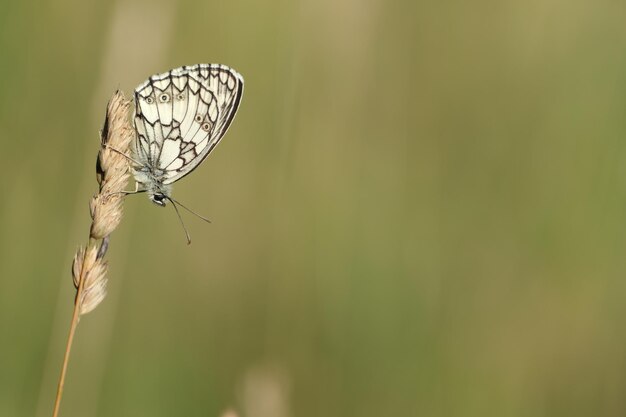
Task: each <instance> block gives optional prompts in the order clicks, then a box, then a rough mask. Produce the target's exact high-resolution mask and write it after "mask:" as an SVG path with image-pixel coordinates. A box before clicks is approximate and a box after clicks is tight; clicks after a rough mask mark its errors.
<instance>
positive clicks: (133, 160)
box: [104, 144, 142, 166]
mask: <svg viewBox="0 0 626 417" xmlns="http://www.w3.org/2000/svg"><path fill="white" fill-rule="evenodd" d="M104 147H105V148H107V149H110V150H112V151H113V152H116V153H118V154H120V155H122V156H123V157H124V158H126V159H128V160H129V161H130V162H132V163H133V164H135V165H137V166H141V165H142V163H141V162H139V161H137V160H135V159H133V158H131V157H130V156H128V155H126V154H125V153H124V152H122V151H120V150H117V149H115V148H114V147H112V146H110V145H107V144H105V145H104Z"/></svg>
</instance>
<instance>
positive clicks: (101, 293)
mask: <svg viewBox="0 0 626 417" xmlns="http://www.w3.org/2000/svg"><path fill="white" fill-rule="evenodd" d="M129 108H130V101H128V100H127V99H126V98H125V97H124V94H123V93H122V92H121V91H117V92H116V93H115V94H113V97H111V100H110V101H109V104H108V107H107V113H106V118H105V122H104V127H103V129H102V132H101V134H100V144H101V146H100V151H99V152H98V158H97V161H96V179H97V180H98V184H99V185H100V188H99V190H98V193H97V194H96V195H94V196H93V197H92V199H91V201H90V203H89V212H90V214H91V220H92V221H91V227H90V229H89V242H88V243H87V246H86V247H82V246H81V247H80V248H78V250H77V251H76V254H75V255H74V262H73V264H72V278H73V281H74V287H75V288H76V297H75V298H74V312H73V314H72V321H71V324H70V331H69V336H68V339H67V345H66V348H65V355H64V357H63V365H62V368H61V375H60V377H59V385H58V388H57V395H56V399H55V403H54V411H53V414H52V415H53V417H57V416H58V413H59V406H60V404H61V397H62V396H63V386H64V383H65V376H66V373H67V364H68V361H69V356H70V351H71V347H72V341H73V340H74V334H75V332H76V327H77V325H78V321H79V318H80V316H81V315H83V314H87V313H89V312H90V311H93V309H95V308H96V307H97V306H98V305H99V304H100V303H101V302H102V300H104V298H105V296H106V284H107V279H106V272H107V262H106V261H105V260H104V256H105V255H106V252H107V249H108V247H109V235H110V234H111V233H112V232H113V230H115V228H116V227H117V226H118V225H119V223H120V221H121V220H122V203H123V199H124V195H125V194H124V188H125V187H126V183H127V182H128V178H129V175H130V171H129V163H128V161H129V160H128V158H127V157H126V156H125V155H127V154H128V150H129V147H130V142H131V141H132V139H133V135H134V130H133V128H132V126H131V125H130V120H129Z"/></svg>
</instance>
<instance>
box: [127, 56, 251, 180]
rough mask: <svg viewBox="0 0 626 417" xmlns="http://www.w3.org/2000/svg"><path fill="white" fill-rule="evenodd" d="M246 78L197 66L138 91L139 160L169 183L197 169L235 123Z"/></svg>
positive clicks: (155, 78)
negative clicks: (160, 173)
mask: <svg viewBox="0 0 626 417" xmlns="http://www.w3.org/2000/svg"><path fill="white" fill-rule="evenodd" d="M242 93H243V78H242V77H241V75H239V74H238V73H237V72H236V71H234V70H232V69H231V68H228V67H226V66H224V65H216V64H199V65H194V66H190V67H181V68H177V69H174V70H171V71H169V72H167V73H164V74H160V75H155V76H152V77H150V78H149V79H148V80H147V81H146V82H145V83H143V84H142V85H140V86H139V87H138V88H137V89H136V90H135V99H136V116H135V127H136V130H137V142H136V144H135V149H136V156H137V158H138V159H139V161H140V162H141V163H142V164H144V165H146V166H148V167H149V168H152V169H153V170H155V171H157V170H158V171H159V172H162V182H163V184H171V183H173V182H175V181H177V180H179V179H180V178H182V177H184V176H185V175H187V174H189V173H190V172H191V171H192V170H193V169H194V168H196V167H197V166H198V165H199V164H200V163H201V162H202V161H203V160H204V159H205V158H206V156H207V155H208V154H209V153H210V152H211V150H213V148H214V147H215V146H216V145H217V144H218V143H219V141H220V140H221V138H222V137H223V136H224V134H225V133H226V130H227V129H228V126H229V125H230V123H231V122H232V120H233V118H234V116H235V113H236V111H237V108H238V106H239V102H240V100H241V95H242Z"/></svg>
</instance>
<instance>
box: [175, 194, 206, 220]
mask: <svg viewBox="0 0 626 417" xmlns="http://www.w3.org/2000/svg"><path fill="white" fill-rule="evenodd" d="M168 198H169V200H170V201H171V202H172V203H174V202H176V204H178V205H179V206H181V207H182V208H184V209H185V210H187V211H188V212H189V213H191V214H193V215H194V216H196V217H198V218H200V219H202V220H204V221H205V222H207V223H211V220H209V219H207V218H206V217H203V216H201V215H199V214H198V213H196V212H195V211H193V210H192V209H190V208H188V207H185V206H184V205H183V204H181V203H180V201H178V200H174V199H173V198H171V197H168Z"/></svg>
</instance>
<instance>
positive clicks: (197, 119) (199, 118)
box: [195, 114, 202, 123]
mask: <svg viewBox="0 0 626 417" xmlns="http://www.w3.org/2000/svg"><path fill="white" fill-rule="evenodd" d="M195 120H196V122H198V123H200V122H201V121H202V115H201V114H196V119H195Z"/></svg>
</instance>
